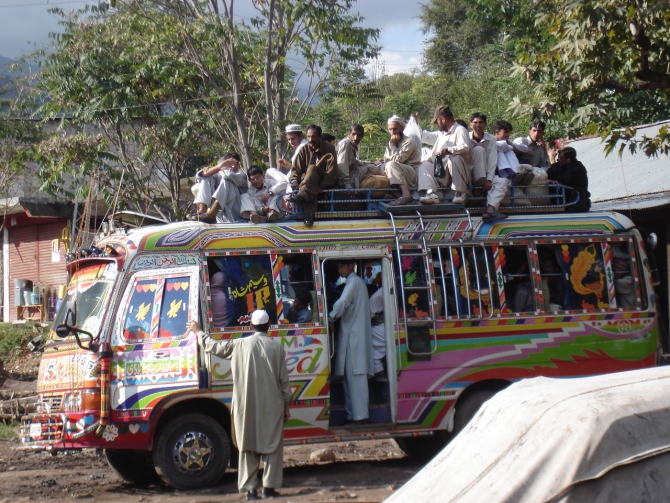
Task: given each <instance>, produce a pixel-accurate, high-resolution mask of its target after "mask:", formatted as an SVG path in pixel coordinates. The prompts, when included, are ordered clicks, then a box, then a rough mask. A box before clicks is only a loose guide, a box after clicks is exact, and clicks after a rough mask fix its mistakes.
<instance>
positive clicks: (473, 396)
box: [453, 389, 497, 437]
mask: <svg viewBox="0 0 670 503" xmlns="http://www.w3.org/2000/svg"><path fill="white" fill-rule="evenodd" d="M496 393H497V391H494V390H492V389H481V390H478V391H474V392H472V393H470V394H469V395H466V396H464V397H463V398H462V399H461V400H459V401H458V402H457V403H456V412H455V414H454V431H453V436H454V437H455V436H456V435H458V434H459V433H460V432H461V431H462V430H463V428H465V427H466V426H467V424H468V423H469V422H470V420H471V419H472V418H473V417H474V415H475V414H476V413H477V411H479V409H480V408H481V406H482V405H483V404H484V402H486V401H487V400H488V399H489V398H491V397H492V396H493V395H495V394H496Z"/></svg>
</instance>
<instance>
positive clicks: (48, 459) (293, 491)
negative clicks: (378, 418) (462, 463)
mask: <svg viewBox="0 0 670 503" xmlns="http://www.w3.org/2000/svg"><path fill="white" fill-rule="evenodd" d="M34 387H35V382H34V381H22V380H18V379H2V378H0V388H2V389H5V390H16V391H27V390H31V389H34ZM19 446H20V443H19V442H6V441H0V503H15V502H17V503H18V502H28V501H30V502H61V501H74V500H77V501H79V500H83V501H95V502H96V503H97V502H110V503H111V502H120V503H121V502H122V503H130V502H133V503H138V502H143V503H159V502H160V503H215V502H228V501H244V500H245V499H246V498H245V496H244V495H242V494H239V493H238V492H237V472H236V471H234V470H228V471H227V472H226V474H225V475H224V476H223V478H222V479H221V481H220V482H219V484H218V485H216V486H215V487H211V488H209V489H201V490H196V491H178V490H176V489H173V488H171V487H168V486H166V485H164V484H162V483H157V484H155V485H137V484H130V483H126V482H124V481H123V480H122V479H121V478H120V477H119V476H118V475H116V473H115V472H114V471H113V470H112V469H111V468H110V467H109V465H108V464H107V461H106V460H105V457H104V455H102V454H100V455H99V454H98V453H96V451H95V450H93V449H86V450H84V451H72V452H68V453H59V454H58V455H57V456H52V455H51V454H49V453H33V452H26V451H20V450H17V447H19ZM324 448H325V449H329V450H331V451H332V452H333V453H334V454H335V461H332V462H312V461H310V454H311V453H312V452H313V451H315V450H318V449H324ZM421 467H422V465H421V463H420V462H417V461H413V460H411V459H410V458H407V457H406V456H405V453H404V452H403V451H402V450H401V449H400V448H399V447H398V445H397V444H396V443H395V441H393V440H370V441H362V442H338V443H330V444H316V445H299V446H288V447H285V448H284V487H283V488H282V489H281V491H280V493H281V495H282V496H281V498H277V499H275V501H278V502H295V503H299V502H305V503H306V502H310V503H315V502H319V503H326V502H332V503H344V502H354V501H360V502H381V501H383V500H385V499H386V498H387V497H388V496H390V495H391V494H392V493H393V491H395V490H396V489H398V488H399V487H400V486H401V485H402V484H404V483H405V482H406V481H407V480H409V479H410V478H411V477H412V476H413V475H414V474H415V473H416V472H417V471H419V470H420V469H421Z"/></svg>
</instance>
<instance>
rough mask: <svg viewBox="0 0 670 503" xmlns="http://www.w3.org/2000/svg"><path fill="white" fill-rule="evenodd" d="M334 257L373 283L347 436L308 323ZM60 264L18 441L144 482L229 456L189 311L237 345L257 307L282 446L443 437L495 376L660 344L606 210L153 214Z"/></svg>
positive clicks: (212, 367) (653, 357) (226, 380)
mask: <svg viewBox="0 0 670 503" xmlns="http://www.w3.org/2000/svg"><path fill="white" fill-rule="evenodd" d="M341 259H351V260H354V261H355V262H356V272H357V274H358V275H359V276H361V277H362V278H364V280H365V282H366V283H367V284H368V285H370V289H371V290H374V289H376V288H378V287H380V288H381V290H382V292H383V293H382V295H383V306H384V310H383V314H382V317H381V320H379V321H381V322H382V324H383V334H384V335H383V342H384V343H385V349H386V351H385V356H383V358H381V359H380V361H381V363H382V365H383V370H382V371H381V372H380V373H378V374H377V375H376V376H375V378H374V379H370V380H369V388H370V423H369V424H366V425H356V426H349V425H347V424H346V413H345V412H344V403H343V402H344V398H343V390H342V382H341V381H338V379H337V378H335V377H334V376H331V359H332V358H333V355H334V353H335V351H336V348H335V337H334V334H333V333H330V332H329V327H328V323H327V322H326V319H327V317H326V313H327V311H328V309H329V307H330V306H332V303H333V302H334V300H335V299H336V298H337V296H338V292H339V291H340V290H341V282H342V280H341V279H339V277H338V274H337V261H338V260H341ZM68 268H69V272H70V275H71V281H70V283H69V285H68V287H67V295H66V298H65V299H64V301H63V304H62V306H61V309H60V310H59V312H58V314H57V319H56V320H55V323H54V327H56V328H55V330H53V331H52V333H51V335H50V340H49V343H48V345H47V346H46V349H45V351H44V355H43V357H42V361H41V364H40V369H39V381H38V392H39V400H38V404H37V407H36V409H35V410H34V411H31V412H30V413H29V414H28V415H26V416H25V417H24V418H23V420H22V427H21V435H22V443H23V444H22V445H23V446H24V448H26V449H34V450H51V451H61V450H69V449H81V448H99V449H104V450H105V452H106V456H107V459H108V460H109V463H110V465H111V466H112V467H113V468H114V469H115V470H116V471H117V472H118V473H119V474H121V476H122V477H124V478H125V479H127V480H132V481H140V480H143V479H146V478H149V477H152V476H153V477H155V476H156V473H158V474H159V475H160V476H161V477H162V479H163V480H164V481H165V482H166V483H168V484H171V485H173V486H175V487H179V488H189V487H203V486H206V485H211V484H213V483H215V482H216V481H217V480H218V479H219V478H220V477H221V475H222V474H223V472H224V470H225V468H226V466H227V465H228V463H229V461H230V460H231V449H232V447H231V446H230V443H229V438H230V436H231V419H230V414H229V405H230V400H231V389H232V379H231V374H230V365H229V362H228V361H227V360H222V359H219V358H217V357H213V356H210V355H209V354H206V353H204V352H203V350H202V348H200V347H199V346H198V343H197V338H196V336H195V334H193V333H189V332H187V330H186V323H187V321H188V320H189V319H199V320H200V321H201V324H202V325H203V326H204V327H206V329H207V330H208V331H209V332H210V333H211V334H213V336H214V338H217V339H219V338H235V337H241V336H243V335H244V334H248V332H249V318H250V313H251V312H252V311H253V310H254V309H257V308H263V309H265V310H266V311H267V312H268V313H269V314H270V318H271V327H270V330H269V334H270V336H272V337H277V338H279V339H280V340H281V344H282V345H283V347H284V349H285V351H286V364H287V366H288V369H289V372H290V380H291V387H292V390H293V401H292V404H291V409H292V410H291V419H290V420H288V421H287V422H286V425H285V430H284V432H285V433H284V434H285V444H287V445H290V444H297V443H317V442H332V441H340V440H342V441H349V440H355V439H374V438H396V439H398V440H399V441H400V442H402V445H403V448H405V449H406V450H407V451H409V452H412V451H413V450H421V449H424V448H426V447H427V446H428V445H431V446H439V445H444V443H445V442H446V441H447V439H448V438H449V436H450V435H453V434H454V433H455V432H457V431H458V430H459V429H460V428H462V427H463V426H464V425H465V424H466V423H467V421H468V420H469V419H470V417H471V416H472V415H473V414H474V413H475V412H476V410H477V409H478V407H479V406H480V405H481V403H482V402H483V401H485V400H486V399H487V398H489V397H490V396H491V395H492V394H494V393H495V392H496V391H498V390H500V389H502V388H504V387H505V386H507V385H508V384H509V383H511V382H513V381H516V380H519V379H523V378H529V377H534V376H540V375H542V376H552V377H570V376H584V375H593V374H602V373H607V372H617V371H623V370H630V369H638V368H643V367H651V366H654V365H656V364H657V360H658V355H659V348H660V342H659V335H658V329H657V314H656V299H655V296H654V290H653V286H652V281H651V274H652V270H651V267H650V265H649V260H648V256H647V252H646V251H645V242H644V239H643V237H642V235H641V233H640V232H639V231H638V230H637V229H636V228H635V227H634V225H633V224H632V222H631V221H630V220H629V219H627V218H626V217H624V216H622V215H620V214H617V213H595V212H591V213H584V214H571V215H564V214H553V215H549V214H547V215H516V216H510V217H509V218H508V219H507V220H503V221H498V222H494V223H484V222H482V221H481V219H480V218H476V217H471V216H470V215H469V214H460V215H458V214H457V215H442V216H426V215H422V214H421V213H420V212H414V213H413V214H411V213H408V214H394V213H391V214H390V215H389V216H388V217H387V218H376V219H361V220H354V219H349V220H346V219H345V220H333V221H328V222H321V221H319V222H317V223H316V225H314V227H311V228H308V227H305V226H304V225H303V224H302V223H297V222H279V223H276V224H267V225H266V224H261V225H245V224H232V225H228V224H217V225H205V224H200V223H196V222H182V223H172V224H165V225H157V226H150V227H142V228H137V229H134V230H130V231H117V232H116V233H114V234H111V235H108V236H105V237H104V238H103V239H101V240H99V242H98V243H96V244H95V246H94V247H92V248H91V249H90V250H81V251H80V252H78V253H77V255H76V256H75V257H73V258H72V260H70V262H69V263H68ZM217 273H223V280H222V281H221V276H219V277H218V278H219V280H217V284H216V287H215V288H214V287H213V286H212V278H213V276H215V275H216V274H217ZM221 295H223V298H224V299H225V303H226V305H225V312H226V313H227V316H226V317H225V320H224V321H221V317H220V316H218V315H217V317H216V319H217V322H216V323H215V322H214V315H213V310H212V306H213V302H217V303H218V302H219V301H220V297H221ZM298 296H301V298H302V299H307V300H306V304H307V309H308V310H309V312H308V316H307V317H305V316H303V317H302V318H301V319H302V322H300V323H298V322H296V318H295V317H294V313H295V309H294V307H295V306H294V304H295V299H296V298H297V297H298ZM217 305H218V304H217ZM217 309H219V308H217ZM217 312H218V311H217ZM304 314H305V313H304V312H303V315H304ZM305 320H306V321H305ZM509 405H510V407H513V406H514V404H509ZM232 458H233V462H234V461H235V456H234V455H233V456H232Z"/></svg>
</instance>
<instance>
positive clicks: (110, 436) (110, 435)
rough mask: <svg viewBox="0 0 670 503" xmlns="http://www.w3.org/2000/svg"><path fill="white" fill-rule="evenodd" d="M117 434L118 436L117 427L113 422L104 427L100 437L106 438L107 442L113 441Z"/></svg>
mask: <svg viewBox="0 0 670 503" xmlns="http://www.w3.org/2000/svg"><path fill="white" fill-rule="evenodd" d="M118 436H119V429H118V428H117V427H116V426H114V425H113V424H108V425H107V426H106V427H105V431H104V432H103V434H102V438H104V439H105V440H107V442H113V441H114V440H115V439H116V437H118Z"/></svg>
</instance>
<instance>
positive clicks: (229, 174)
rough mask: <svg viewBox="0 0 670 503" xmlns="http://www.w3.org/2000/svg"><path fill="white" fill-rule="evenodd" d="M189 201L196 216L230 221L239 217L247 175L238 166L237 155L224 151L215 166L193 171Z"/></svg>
mask: <svg viewBox="0 0 670 503" xmlns="http://www.w3.org/2000/svg"><path fill="white" fill-rule="evenodd" d="M196 180H197V183H196V184H195V185H194V186H193V187H194V188H195V199H194V200H193V203H194V204H195V205H196V208H197V209H198V215H197V219H198V220H200V221H202V222H206V223H215V222H218V223H232V222H234V221H235V220H237V219H238V218H239V217H240V194H242V193H244V192H246V190H247V185H248V183H247V175H246V173H244V172H243V171H241V170H240V156H239V155H237V154H232V153H231V154H226V155H225V156H224V157H222V158H221V159H219V162H218V164H217V165H216V166H207V167H206V168H203V169H201V170H200V171H198V172H197V173H196Z"/></svg>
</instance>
